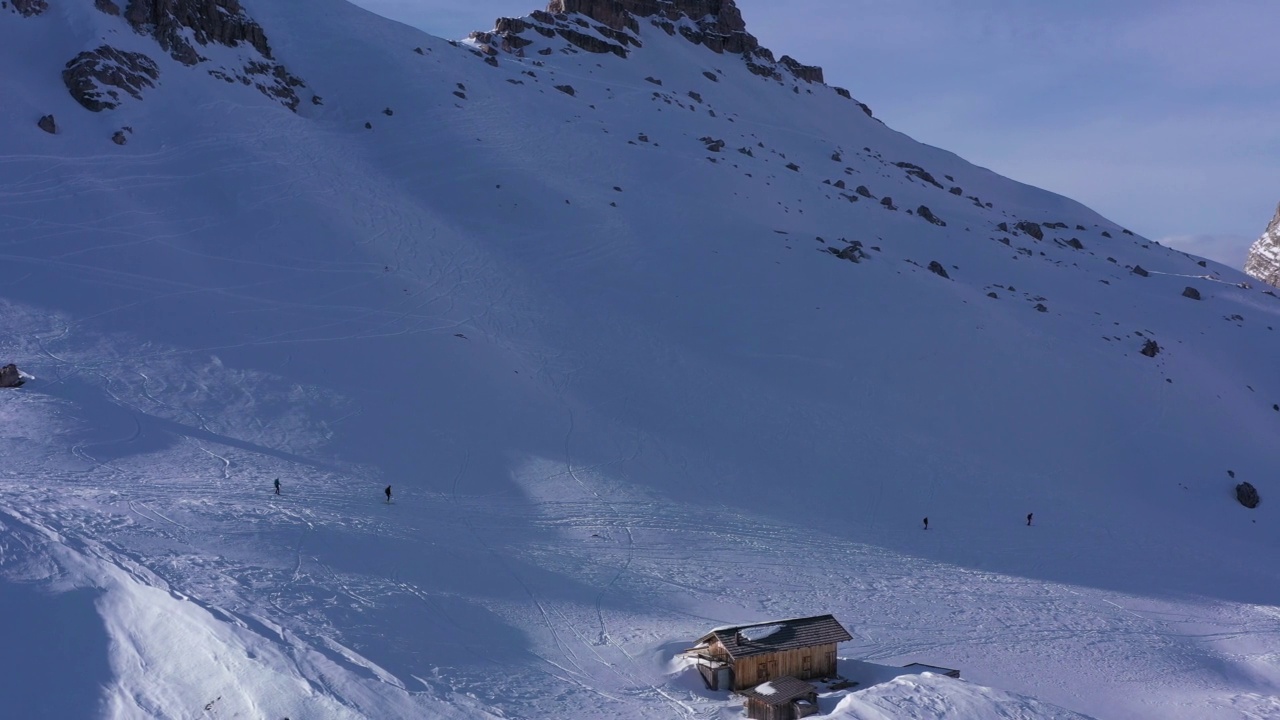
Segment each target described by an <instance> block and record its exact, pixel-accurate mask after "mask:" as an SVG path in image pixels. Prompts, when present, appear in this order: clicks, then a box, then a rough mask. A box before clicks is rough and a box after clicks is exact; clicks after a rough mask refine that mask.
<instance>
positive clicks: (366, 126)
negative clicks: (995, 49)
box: [364, 122, 373, 130]
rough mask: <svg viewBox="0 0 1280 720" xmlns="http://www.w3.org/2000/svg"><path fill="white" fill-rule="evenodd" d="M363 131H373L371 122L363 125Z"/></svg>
mask: <svg viewBox="0 0 1280 720" xmlns="http://www.w3.org/2000/svg"><path fill="white" fill-rule="evenodd" d="M364 129H365V130H372V129H373V123H371V122H367V123H365V124H364Z"/></svg>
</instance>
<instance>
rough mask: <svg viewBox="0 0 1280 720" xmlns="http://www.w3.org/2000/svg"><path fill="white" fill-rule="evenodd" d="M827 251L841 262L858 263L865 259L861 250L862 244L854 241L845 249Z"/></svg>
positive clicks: (865, 256) (865, 255)
mask: <svg viewBox="0 0 1280 720" xmlns="http://www.w3.org/2000/svg"><path fill="white" fill-rule="evenodd" d="M827 251H828V252H830V253H831V254H832V255H835V256H836V257H838V258H840V259H841V260H848V261H850V262H855V263H860V262H862V261H863V260H866V259H867V254H866V253H865V252H863V250H862V243H861V242H860V241H858V240H854V241H853V242H852V243H850V244H849V245H848V246H847V247H844V248H842V249H839V250H837V249H836V248H827Z"/></svg>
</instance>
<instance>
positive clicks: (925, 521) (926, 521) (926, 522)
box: [924, 518, 929, 530]
mask: <svg viewBox="0 0 1280 720" xmlns="http://www.w3.org/2000/svg"><path fill="white" fill-rule="evenodd" d="M924 529H925V530H928V529H929V518H925V519H924Z"/></svg>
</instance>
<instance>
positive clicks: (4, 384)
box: [0, 363, 27, 388]
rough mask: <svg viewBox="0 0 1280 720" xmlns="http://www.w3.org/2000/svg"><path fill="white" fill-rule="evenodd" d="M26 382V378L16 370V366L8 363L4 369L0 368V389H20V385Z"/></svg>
mask: <svg viewBox="0 0 1280 720" xmlns="http://www.w3.org/2000/svg"><path fill="white" fill-rule="evenodd" d="M26 381H27V379H26V376H24V375H23V373H22V371H21V370H19V369H18V366H17V365H14V364H13V363H9V364H8V365H5V366H4V367H0V388H11V387H22V384H23V383H25V382H26Z"/></svg>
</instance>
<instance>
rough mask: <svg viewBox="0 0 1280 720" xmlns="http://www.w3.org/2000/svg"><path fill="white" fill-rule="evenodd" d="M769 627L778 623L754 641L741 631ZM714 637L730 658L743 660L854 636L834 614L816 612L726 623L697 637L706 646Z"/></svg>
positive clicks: (829, 643)
mask: <svg viewBox="0 0 1280 720" xmlns="http://www.w3.org/2000/svg"><path fill="white" fill-rule="evenodd" d="M770 626H776V629H775V630H774V631H773V632H771V633H769V634H768V635H765V636H764V637H758V638H757V639H755V640H752V639H750V638H749V637H746V636H744V635H743V634H742V631H743V630H750V629H751V628H768V627H770ZM713 639H714V640H718V641H719V642H720V644H721V645H723V646H724V649H725V651H726V652H728V653H729V657H731V658H733V659H734V660H741V659H742V658H749V657H754V656H756V655H768V654H770V653H775V652H781V651H783V650H796V649H799V648H805V647H813V646H815V645H834V644H836V643H842V642H845V641H846V640H852V639H853V636H851V635H849V631H847V630H845V629H844V627H843V626H842V625H841V624H840V623H839V622H838V621H837V620H836V619H835V617H834V616H832V615H815V616H813V617H802V618H788V619H786V620H773V621H770V622H760V623H751V624H749V625H725V626H722V627H718V628H715V629H714V630H712V631H711V632H709V633H707V634H706V635H704V636H702V638H700V639H699V640H698V644H699V645H704V644H706V643H709V642H711V641H712V640H713Z"/></svg>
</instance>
